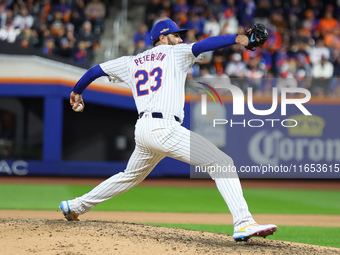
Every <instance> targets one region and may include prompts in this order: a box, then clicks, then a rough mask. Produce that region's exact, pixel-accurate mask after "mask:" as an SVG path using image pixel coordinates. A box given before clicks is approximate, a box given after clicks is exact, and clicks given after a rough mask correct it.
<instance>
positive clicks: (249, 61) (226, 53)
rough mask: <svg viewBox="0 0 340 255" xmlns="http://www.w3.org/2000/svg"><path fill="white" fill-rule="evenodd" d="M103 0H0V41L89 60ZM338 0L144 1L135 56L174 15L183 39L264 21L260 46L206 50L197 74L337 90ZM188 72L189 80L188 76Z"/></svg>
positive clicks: (317, 91)
mask: <svg viewBox="0 0 340 255" xmlns="http://www.w3.org/2000/svg"><path fill="white" fill-rule="evenodd" d="M108 4H109V3H108V2H105V1H102V0H40V1H34V0H26V1H12V0H0V17H1V19H0V27H1V29H0V40H7V41H8V42H15V41H17V42H20V44H21V45H22V46H23V47H35V48H39V49H41V50H42V51H43V52H44V53H45V54H52V53H54V54H58V55H60V56H63V57H65V58H72V59H74V60H75V61H76V63H77V64H81V63H84V62H87V63H92V62H93V58H94V51H95V50H96V49H97V48H98V45H99V40H100V36H101V34H102V31H103V29H104V27H103V20H104V18H105V17H107V10H108ZM339 14H340V0H333V1H322V0H289V1H283V0H272V1H269V0H239V1H236V0H148V3H147V5H146V6H145V17H144V21H145V23H144V24H141V25H140V27H139V29H138V31H137V32H136V34H135V36H134V38H133V40H134V54H138V53H140V52H142V51H144V50H145V49H148V48H150V47H152V42H151V39H150V30H151V28H152V26H153V25H154V24H155V23H156V22H157V21H159V20H161V19H165V18H171V19H173V20H174V21H175V22H176V23H177V24H178V26H180V27H182V28H187V29H189V31H188V33H187V34H186V35H185V37H184V38H183V39H184V42H186V43H191V42H196V41H199V40H201V39H204V38H206V37H209V36H216V35H223V34H235V33H238V34H243V33H244V28H249V27H250V26H251V24H252V22H253V21H255V22H260V23H262V24H264V25H266V26H267V28H268V30H269V39H268V41H267V43H266V44H265V45H264V47H262V48H259V49H257V50H256V51H247V50H245V49H244V48H243V47H240V46H238V45H233V46H230V47H226V48H224V49H221V50H218V51H215V52H209V53H206V54H204V60H203V62H201V63H199V64H198V65H195V66H194V67H193V68H192V70H191V71H190V73H189V75H188V83H190V82H191V80H192V79H194V78H196V77H204V78H222V79H231V80H233V81H234V82H235V83H238V85H239V86H240V87H241V88H242V89H244V90H245V91H246V88H247V87H248V86H251V87H252V88H253V90H254V91H255V92H256V93H257V94H260V95H266V94H270V93H271V88H272V87H275V86H277V87H282V86H289V87H303V88H308V89H310V90H311V92H312V94H314V95H318V96H320V97H323V96H340V26H339V19H340V15H339ZM191 78H192V79H191Z"/></svg>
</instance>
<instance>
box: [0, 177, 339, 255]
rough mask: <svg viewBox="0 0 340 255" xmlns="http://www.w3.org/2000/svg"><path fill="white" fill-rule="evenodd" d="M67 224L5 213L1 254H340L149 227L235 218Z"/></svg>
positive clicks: (207, 183)
mask: <svg viewBox="0 0 340 255" xmlns="http://www.w3.org/2000/svg"><path fill="white" fill-rule="evenodd" d="M102 180H104V179H89V178H86V179H79V178H67V179H65V178H46V177H33V178H31V177H23V178H18V177H5V178H1V179H0V183H31V184H73V185H75V184H79V185H96V184H98V183H100V182H101V181H102ZM241 182H242V186H243V187H244V188H284V189H326V190H339V189H340V182H339V181H299V180H295V181H294V180H293V181H285V180H242V181H241ZM141 186H172V187H176V186H177V187H215V183H214V182H213V181H211V180H181V179H174V180H172V179H170V180H169V179H167V180H164V179H158V180H157V179H150V180H146V181H144V182H142V183H141ZM253 216H254V218H255V219H256V220H257V221H258V222H259V223H275V224H277V225H278V226H279V229H278V233H275V234H279V231H280V225H286V226H324V227H330V226H331V227H340V216H339V215H330V216H324V215H277V214H276V215H265V214H254V215H253ZM81 220H82V221H80V222H67V221H66V220H64V219H62V215H61V212H57V210H56V211H19V210H0V229H1V231H0V244H1V251H0V254H6V255H7V254H10V255H11V254H13V255H14V254H15V255H16V254H19V255H20V254H25V255H26V254H37V255H39V254H41V255H45V254H47V255H49V254H51V255H52V254H53V255H57V254H59V255H75V254H84V255H87V254H89V255H90V254H91V255H92V254H100V255H106V254H110V255H111V254H124V255H130V254H141V255H144V254H148V255H149V254H150V255H153V254H155V255H156V254H157V255H163V254H188V255H191V254H194V255H200V254H252V255H253V254H339V255H340V249H336V248H329V247H320V246H314V245H305V244H297V243H290V242H283V241H273V240H265V239H263V238H261V239H260V238H252V239H250V240H249V241H248V242H247V243H235V242H234V240H233V238H232V236H230V235H226V234H216V233H209V232H202V231H192V230H182V229H174V228H165V227H157V226H150V225H143V224H140V222H149V223H183V224H231V223H232V218H231V215H230V214H218V213H217V214H204V213H153V212H97V211H91V212H89V213H87V214H85V215H82V216H81Z"/></svg>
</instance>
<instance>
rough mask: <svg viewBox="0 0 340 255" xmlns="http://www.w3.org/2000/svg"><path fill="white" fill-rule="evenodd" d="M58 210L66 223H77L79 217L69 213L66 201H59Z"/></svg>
mask: <svg viewBox="0 0 340 255" xmlns="http://www.w3.org/2000/svg"><path fill="white" fill-rule="evenodd" d="M59 208H60V210H62V211H63V214H64V216H65V218H66V219H67V220H68V221H79V219H78V216H79V215H76V214H74V213H73V212H71V209H70V206H69V204H68V201H61V203H60V205H59Z"/></svg>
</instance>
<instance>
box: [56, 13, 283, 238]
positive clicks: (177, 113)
mask: <svg viewBox="0 0 340 255" xmlns="http://www.w3.org/2000/svg"><path fill="white" fill-rule="evenodd" d="M186 31H187V30H186V29H179V28H178V26H177V25H176V23H175V22H174V21H172V20H170V19H167V20H163V21H160V22H158V23H157V24H156V25H155V26H154V27H153V28H152V30H151V39H152V40H153V46H154V47H153V48H152V49H150V50H146V51H144V52H143V53H140V54H138V55H136V56H123V57H120V58H117V59H114V60H111V61H108V62H105V63H102V64H99V65H96V66H93V67H92V68H90V69H89V70H88V71H87V72H86V73H85V74H84V75H83V76H82V77H81V79H80V80H79V81H78V82H77V84H76V85H75V87H74V88H73V90H72V92H71V95H70V104H71V106H72V108H73V109H77V107H78V105H79V104H82V105H83V107H84V106H85V105H84V101H83V98H82V93H83V91H84V90H85V89H86V87H87V86H88V85H89V84H90V83H91V82H92V81H94V80H95V79H97V78H98V77H101V76H110V77H114V78H116V79H120V80H121V81H123V82H125V83H126V84H127V85H128V86H129V87H130V88H131V90H132V93H133V98H134V100H135V103H136V106H137V110H138V114H139V118H138V120H137V123H136V129H135V143H136V145H135V149H134V152H133V153H132V155H131V157H130V159H129V161H128V164H127V166H126V169H125V170H124V171H123V172H120V173H118V174H116V175H114V176H112V177H110V178H109V179H107V180H105V181H104V182H102V183H101V184H99V185H98V186H97V187H95V188H94V189H93V190H91V191H90V192H89V193H87V194H84V195H83V196H81V197H77V198H75V199H73V200H68V201H62V202H61V203H60V209H61V210H62V212H63V214H64V216H65V218H66V219H67V220H69V221H73V220H78V216H79V215H81V214H84V213H86V212H87V211H89V210H90V209H91V208H92V207H94V206H95V205H97V204H99V203H101V202H103V201H106V200H108V199H110V198H112V197H114V196H116V195H119V194H121V193H123V192H125V191H127V190H129V189H131V188H132V187H134V186H136V185H137V184H139V183H140V182H141V181H143V180H144V179H145V178H146V177H147V175H148V174H149V173H150V172H151V171H152V169H153V168H154V167H155V166H156V165H157V164H158V162H160V161H161V160H162V159H163V158H164V157H171V158H174V159H178V160H181V161H184V162H186V163H188V164H192V165H196V166H212V165H220V166H222V165H223V166H233V165H234V162H233V160H232V159H231V158H230V157H229V156H228V155H226V154H225V153H224V152H222V151H221V150H219V149H218V148H217V147H216V146H215V145H213V144H212V143H211V142H210V141H208V140H207V139H205V138H204V137H202V136H200V135H198V134H196V133H194V132H191V131H190V130H188V129H186V128H185V127H183V126H182V125H181V123H182V121H183V118H184V111H183V108H184V103H185V89H184V84H185V79H186V76H187V72H188V70H189V69H190V68H191V67H192V65H193V64H194V63H195V62H198V61H200V60H201V59H202V55H201V53H203V52H206V51H211V50H216V49H220V48H222V47H225V46H227V45H232V44H240V45H242V46H244V47H246V48H247V49H249V50H254V49H256V47H260V46H262V45H263V44H264V43H265V42H266V40H267V39H268V32H267V30H266V28H265V27H264V26H263V25H261V24H254V25H253V26H252V28H251V29H249V30H247V31H246V33H245V34H244V35H236V34H235V35H221V36H215V37H210V38H206V39H204V40H202V41H200V42H197V43H192V44H183V43H182V42H183V41H182V39H181V37H180V35H181V34H183V33H185V32H186ZM83 110H84V108H82V110H81V111H83ZM210 176H211V177H212V179H214V181H215V183H216V185H217V188H218V190H219V192H220V193H221V195H222V197H223V198H224V200H225V202H226V203H227V205H228V207H229V210H230V212H231V214H232V216H233V223H234V234H233V237H234V239H235V241H247V240H248V239H249V238H250V237H252V236H261V237H266V236H268V235H270V234H273V233H274V232H275V231H276V230H277V227H276V226H275V225H272V224H267V225H259V224H257V223H256V222H255V220H254V219H253V217H252V215H251V213H250V212H249V210H248V205H247V203H246V201H245V199H244V197H243V193H242V188H241V184H240V181H239V178H238V176H237V173H228V174H226V175H223V176H219V175H216V174H215V173H210Z"/></svg>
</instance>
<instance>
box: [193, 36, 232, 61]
mask: <svg viewBox="0 0 340 255" xmlns="http://www.w3.org/2000/svg"><path fill="white" fill-rule="evenodd" d="M236 36H237V34H235V35H219V36H212V37H208V38H206V39H203V40H202V41H199V42H197V43H195V44H194V45H193V46H192V53H193V54H194V56H195V57H197V56H198V55H199V54H201V53H202V52H206V51H211V50H217V49H220V48H223V47H226V46H228V45H232V44H235V39H236Z"/></svg>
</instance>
